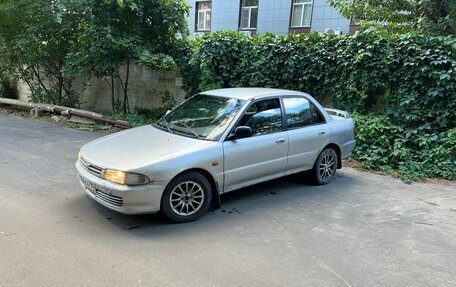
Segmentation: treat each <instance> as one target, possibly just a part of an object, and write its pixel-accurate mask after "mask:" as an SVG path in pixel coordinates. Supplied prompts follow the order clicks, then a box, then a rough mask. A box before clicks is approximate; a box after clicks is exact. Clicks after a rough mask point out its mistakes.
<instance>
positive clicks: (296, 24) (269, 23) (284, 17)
mask: <svg viewBox="0 0 456 287" xmlns="http://www.w3.org/2000/svg"><path fill="white" fill-rule="evenodd" d="M187 1H188V4H189V5H190V6H191V7H192V8H191V10H190V17H189V18H188V25H189V29H190V37H191V38H194V37H199V36H202V35H204V34H208V33H210V32H214V31H217V30H233V31H239V32H241V33H244V34H247V35H252V34H257V33H260V34H261V33H266V32H269V33H275V34H278V35H285V34H286V33H290V32H292V33H312V32H329V33H349V32H353V30H354V28H355V27H354V26H353V25H350V21H349V20H348V19H346V18H344V17H343V16H342V15H340V14H339V12H338V11H337V10H335V9H334V8H332V7H330V6H329V4H328V3H327V2H326V0H210V1H209V0H187Z"/></svg>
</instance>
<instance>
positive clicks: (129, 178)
mask: <svg viewBox="0 0 456 287" xmlns="http://www.w3.org/2000/svg"><path fill="white" fill-rule="evenodd" d="M101 177H102V178H103V179H105V180H109V181H112V182H115V183H118V184H123V185H144V184H148V183H150V179H149V178H148V177H147V176H145V175H142V174H138V173H131V172H124V171H120V170H110V169H105V170H103V172H102V173H101Z"/></svg>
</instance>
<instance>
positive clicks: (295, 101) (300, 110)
mask: <svg viewBox="0 0 456 287" xmlns="http://www.w3.org/2000/svg"><path fill="white" fill-rule="evenodd" d="M283 103H284V105H285V112H286V114H287V124H288V128H291V129H293V128H299V127H303V126H307V125H311V124H312V112H311V109H310V103H309V101H308V100H307V99H304V98H283Z"/></svg>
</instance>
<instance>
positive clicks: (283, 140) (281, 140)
mask: <svg viewBox="0 0 456 287" xmlns="http://www.w3.org/2000/svg"><path fill="white" fill-rule="evenodd" d="M286 141H287V139H286V138H278V139H276V143H278V144H280V143H284V142H286Z"/></svg>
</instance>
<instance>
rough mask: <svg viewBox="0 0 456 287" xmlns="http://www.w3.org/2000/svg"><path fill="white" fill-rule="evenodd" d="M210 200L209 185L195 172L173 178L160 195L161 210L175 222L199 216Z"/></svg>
mask: <svg viewBox="0 0 456 287" xmlns="http://www.w3.org/2000/svg"><path fill="white" fill-rule="evenodd" d="M211 201H212V190H211V185H210V184H209V182H208V181H207V179H206V178H205V177H204V176H203V175H201V174H200V173H197V172H188V173H184V174H181V175H179V176H177V177H176V178H174V179H173V180H172V181H171V182H170V183H169V184H168V186H167V187H166V189H165V192H164V193H163V196H162V201H161V211H162V213H163V214H164V215H165V216H166V218H168V219H169V220H171V221H173V222H177V223H184V222H190V221H194V220H196V219H198V218H200V217H201V216H202V215H203V214H204V213H205V212H206V211H207V210H208V209H209V204H210V203H211Z"/></svg>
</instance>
